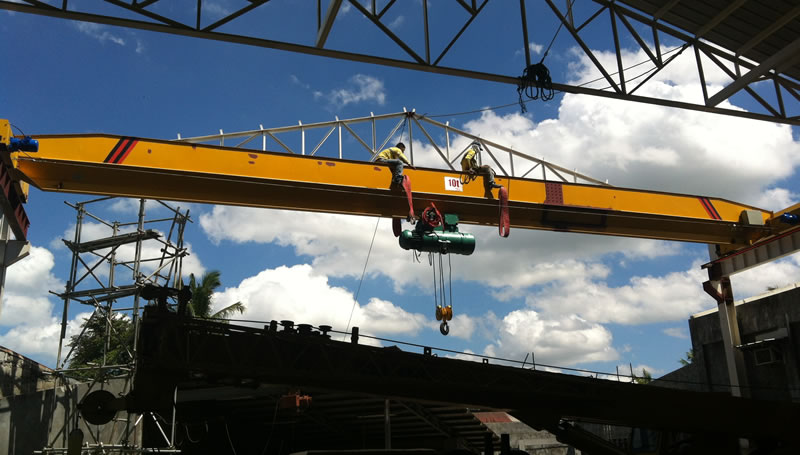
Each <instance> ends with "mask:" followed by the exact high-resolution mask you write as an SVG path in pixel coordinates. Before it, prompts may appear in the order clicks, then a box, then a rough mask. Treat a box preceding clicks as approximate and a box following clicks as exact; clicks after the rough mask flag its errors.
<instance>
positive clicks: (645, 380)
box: [633, 368, 653, 384]
mask: <svg viewBox="0 0 800 455" xmlns="http://www.w3.org/2000/svg"><path fill="white" fill-rule="evenodd" d="M633 382H635V383H637V384H650V383H651V382H653V376H651V375H650V372H649V371H647V370H646V369H644V368H642V375H641V376H636V375H635V374H634V375H633Z"/></svg>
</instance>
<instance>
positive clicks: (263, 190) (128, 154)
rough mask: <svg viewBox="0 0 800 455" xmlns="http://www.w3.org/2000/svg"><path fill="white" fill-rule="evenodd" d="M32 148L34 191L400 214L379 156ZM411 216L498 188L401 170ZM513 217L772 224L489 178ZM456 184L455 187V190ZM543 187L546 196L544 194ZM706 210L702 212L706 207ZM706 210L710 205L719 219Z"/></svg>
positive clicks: (91, 145)
mask: <svg viewBox="0 0 800 455" xmlns="http://www.w3.org/2000/svg"><path fill="white" fill-rule="evenodd" d="M37 139H38V140H39V144H40V145H39V152H38V153H35V154H24V153H16V154H14V156H13V158H14V164H15V166H16V169H17V170H18V171H19V173H20V178H22V179H24V180H27V181H29V182H30V183H31V184H32V185H34V186H36V187H37V188H40V189H41V190H43V191H62V192H71V193H88V194H99V195H114V196H131V197H145V198H157V199H170V200H183V201H193V202H204V203H221V204H232V205H245V206H255V207H272V208H282V209H292V210H310V211H322V212H331V213H344V214H359V215H372V216H385V217H391V216H394V217H404V216H405V214H407V213H408V206H407V202H406V199H405V195H404V193H403V192H402V191H401V190H399V189H397V188H391V187H390V181H391V171H390V169H389V167H388V166H386V165H383V164H376V163H368V162H362V161H351V160H339V159H331V158H323V157H312V156H299V155H293V154H286V153H271V152H260V151H250V150H242V149H234V148H225V147H216V146H208V145H194V144H186V143H181V142H169V141H159V140H152V139H138V138H122V137H119V136H106V135H75V136H39V137H37ZM405 172H406V174H407V175H408V176H409V177H410V179H411V183H412V189H413V195H414V201H415V209H416V210H417V214H419V212H420V211H421V210H422V209H423V208H424V207H425V206H427V205H428V204H429V203H430V202H435V203H436V205H437V207H438V208H439V209H440V211H442V212H448V213H456V214H458V215H459V219H460V221H461V222H462V223H472V224H486V225H496V224H497V222H498V202H497V195H498V193H497V190H491V191H489V190H487V189H485V187H484V186H483V178H482V177H478V179H477V180H475V181H473V182H471V183H470V184H468V185H461V184H460V183H459V178H460V176H461V173H460V172H457V171H445V170H439V169H420V168H417V169H406V171H405ZM497 182H498V183H500V184H501V185H504V186H505V187H506V188H507V189H508V191H509V212H510V219H511V226H512V227H516V228H527V229H546V230H557V231H570V232H583V233H593V234H607V235H621V236H630V237H643V238H653V239H668V240H678V241H690V242H703V243H715V244H721V245H747V244H749V243H751V242H752V241H754V240H756V239H759V238H763V237H765V236H767V235H770V234H771V233H772V230H771V228H770V226H769V225H768V224H767V225H766V226H757V225H744V224H741V223H740V214H741V213H742V211H743V210H755V211H757V212H758V213H759V214H760V216H761V218H762V219H763V220H764V221H765V222H766V221H767V220H769V219H770V218H771V216H772V213H771V212H768V211H765V210H761V209H757V208H754V207H751V206H747V205H743V204H738V203H735V202H730V201H727V200H724V199H718V198H707V201H708V203H709V204H710V205H708V206H704V203H703V198H701V197H698V196H691V195H683V194H674V193H663V192H654V191H644V190H634V189H626V188H616V187H604V186H597V185H583V184H576V183H553V182H545V181H541V180H527V179H519V178H507V177H498V178H497ZM459 189H460V191H458V190H459ZM548 189H549V193H548ZM709 206H710V207H711V209H710V210H709V208H708V207H709ZM714 210H716V213H718V216H719V219H716V215H715V214H714Z"/></svg>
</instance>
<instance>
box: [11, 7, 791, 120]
mask: <svg viewBox="0 0 800 455" xmlns="http://www.w3.org/2000/svg"><path fill="white" fill-rule="evenodd" d="M488 1H489V0H482V1H480V2H478V1H476V0H471V1H468V0H456V1H455V2H453V3H452V7H453V8H457V9H459V10H461V9H463V10H465V11H466V12H467V13H468V15H469V16H468V19H467V20H466V21H465V22H464V23H460V28H459V30H458V32H457V33H456V34H455V35H454V36H453V38H452V39H451V41H450V42H449V43H448V44H447V46H446V47H445V48H444V50H443V51H442V52H441V53H440V54H439V55H438V56H432V55H431V40H430V36H429V33H428V31H429V28H430V18H429V16H428V8H427V6H428V0H423V1H422V2H421V5H422V12H421V15H422V20H423V24H424V27H423V34H424V36H423V37H422V38H423V43H424V48H425V49H424V55H420V54H419V53H417V52H416V51H414V49H413V48H412V47H411V46H410V45H409V44H408V43H407V41H406V40H404V39H402V38H401V37H399V36H397V35H395V34H394V33H393V32H392V31H391V29H390V28H389V27H388V26H387V25H386V24H384V23H383V19H384V17H385V15H386V13H387V12H388V11H390V10H391V9H392V8H393V7H395V5H396V0H389V1H388V2H386V4H385V5H384V6H383V8H378V6H377V4H376V1H375V0H371V1H367V2H365V3H366V4H367V6H364V4H362V3H364V2H359V1H356V0H349V2H350V5H352V6H353V7H354V8H355V9H356V10H358V11H359V12H360V13H361V14H362V15H363V16H364V17H366V18H367V19H368V20H369V21H370V22H372V24H373V25H374V26H375V27H377V28H378V29H379V30H380V31H381V32H382V33H384V34H385V35H386V36H387V37H389V38H390V39H391V40H392V41H394V42H395V44H397V46H398V47H400V48H401V49H402V50H403V51H404V52H405V53H406V54H407V55H408V59H406V60H401V59H395V58H389V57H385V56H381V55H368V54H360V53H355V52H349V51H347V50H335V49H328V48H325V45H326V43H327V39H328V37H329V35H330V33H331V29H332V26H333V24H334V22H335V20H336V18H337V15H338V14H339V13H340V10H341V5H342V4H343V0H331V1H330V2H329V3H328V7H327V8H326V9H325V11H324V12H323V5H322V1H321V0H317V33H316V37H315V39H314V40H313V41H314V45H313V46H309V45H305V44H300V43H297V42H288V41H275V40H268V39H263V38H259V37H256V36H248V35H245V34H238V33H222V32H219V31H218V30H219V28H220V27H221V26H223V25H225V24H229V23H231V22H232V21H233V20H234V19H236V18H239V17H241V16H243V15H245V14H248V13H250V12H251V11H253V10H255V9H256V8H258V7H260V6H262V5H265V4H266V3H268V2H269V0H251V1H250V3H248V4H247V5H246V6H244V7H243V8H240V9H239V10H238V11H235V12H233V13H230V14H228V15H227V16H225V17H223V18H221V19H219V20H217V21H215V22H213V23H211V24H208V25H204V24H203V23H202V17H203V11H204V9H205V8H207V6H205V4H204V2H203V1H202V0H198V2H197V7H196V20H195V21H194V23H184V22H180V21H176V20H174V19H171V18H168V17H165V16H163V15H160V14H157V13H155V12H153V11H152V6H153V5H154V4H156V3H158V2H159V0H144V1H141V0H138V1H137V0H127V1H123V0H105V2H91V6H86V7H87V8H97V10H92V11H99V10H100V8H106V9H108V7H109V6H110V7H115V9H116V10H115V13H114V14H113V15H108V14H96V13H94V12H91V11H90V12H79V11H73V10H70V9H69V8H70V7H71V6H74V5H72V4H71V3H70V2H69V0H62V1H61V2H60V3H61V6H60V7H56V6H52V5H50V4H48V3H45V2H44V1H40V0H18V1H15V2H11V1H9V0H0V9H6V10H11V11H19V12H23V13H31V14H38V15H44V16H51V17H59V18H65V19H72V20H78V21H86V22H94V23H100V24H107V25H114V26H123V27H129V28H135V29H141V30H150V31H157V32H162V33H171V34H177V35H183V36H190V37H197V38H203V39H212V40H218V41H224V42H232V43H240V44H247V45H251V46H259V47H265V48H273V49H279V50H287V51H291V52H299V53H305V54H311V55H318V56H324V57H330V58H338V59H344V60H351V61H358V62H366V63H373V64H379V65H385V66H391V67H398V68H406V69H413V70H418V71H425V72H431V73H438V74H445V75H453V76H460V77H466V78H473V79H480V80H487V81H494V82H501V83H506V84H515V85H516V84H517V83H518V81H519V78H518V77H516V76H513V75H507V74H496V73H486V72H480V71H474V70H471V69H469V68H467V66H466V64H468V63H467V62H464V63H465V64H461V62H459V64H458V65H456V66H455V67H446V66H441V65H440V62H441V60H442V58H443V57H444V56H445V55H446V54H447V53H448V51H449V50H450V49H451V48H452V47H453V46H454V45H455V44H456V42H457V41H458V40H459V38H460V37H461V36H462V35H463V33H464V32H465V31H466V30H467V29H468V28H469V27H470V25H471V24H472V23H473V22H474V19H475V18H476V17H477V16H478V15H479V14H480V13H481V12H482V11H483V9H484V7H485V6H486V5H487V4H488ZM565 1H566V5H565V8H563V9H564V10H565V11H562V9H559V8H558V7H556V6H555V4H554V3H553V0H547V3H548V5H549V6H550V9H551V10H552V12H553V14H554V16H555V17H556V19H557V20H558V21H560V22H561V24H563V26H564V27H565V28H566V30H567V31H568V32H569V33H570V35H572V37H573V38H574V39H575V41H576V42H577V43H578V45H579V46H580V47H581V48H582V49H583V51H584V52H585V53H586V55H587V56H588V57H589V58H590V59H591V60H592V61H593V62H594V64H595V65H596V66H597V68H598V70H599V71H600V73H601V74H602V75H603V78H604V79H605V81H606V82H607V83H608V85H609V87H608V88H607V89H596V88H589V87H585V86H575V85H568V84H560V83H554V84H553V88H554V89H555V90H557V91H561V92H565V93H579V94H588V95H595V96H602V97H607V98H614V99H621V100H627V101H636V102H642V103H649V104H655V105H661V106H668V107H674V108H682V109H690V110H696V111H703V112H711V113H717V114H724V115H730V116H735V117H743V118H750V119H756V120H766V121H771V122H776V123H785V124H790V125H800V115H798V114H800V82H798V81H797V80H795V79H793V78H791V77H788V76H786V75H785V74H783V73H782V71H784V70H786V69H787V68H788V67H789V66H790V65H792V64H794V63H796V61H795V59H796V56H797V55H798V54H800V52H798V49H800V40H796V41H794V42H792V43H790V44H789V45H787V46H786V47H784V48H783V49H781V50H779V51H778V52H776V53H774V54H773V55H772V56H770V58H767V59H766V60H764V61H762V62H754V61H752V60H749V59H747V58H745V57H743V56H742V53H743V52H747V51H748V50H750V49H752V48H753V47H754V46H756V45H758V44H759V43H760V42H761V41H763V40H764V39H765V38H766V37H768V36H769V35H770V34H771V33H774V32H775V31H776V30H778V29H780V28H781V27H783V26H784V25H786V23H788V22H790V21H792V20H793V19H794V18H795V17H796V16H798V15H800V9H798V8H795V9H794V10H792V11H790V12H788V13H787V14H785V15H784V16H783V17H781V18H779V19H778V20H777V21H775V22H774V23H773V24H772V25H771V26H770V27H768V28H767V29H765V30H760V31H759V33H758V34H757V35H756V36H753V37H750V39H749V40H748V42H747V43H744V44H743V45H741V46H740V47H739V49H736V50H725V49H722V48H721V47H717V46H713V45H711V44H709V43H708V42H706V41H705V40H704V39H703V36H704V35H705V34H706V33H708V32H709V31H711V30H713V29H714V27H715V26H717V25H718V24H719V23H721V22H722V21H723V20H725V19H726V18H727V17H728V16H729V15H730V14H731V13H733V12H734V11H735V10H736V9H737V8H739V7H740V6H741V5H742V4H744V0H737V1H735V2H732V3H731V4H730V5H729V6H728V7H727V8H725V9H724V10H722V11H720V12H719V13H718V14H717V15H716V16H715V17H713V18H712V19H711V20H709V21H708V22H706V23H705V24H704V25H703V26H702V27H700V29H699V30H698V31H697V32H698V33H696V34H694V35H693V34H690V33H686V32H684V31H682V30H681V29H679V28H677V27H675V26H672V25H670V24H668V23H665V22H663V20H662V17H663V16H664V15H665V14H666V13H667V12H669V11H670V10H671V9H672V8H673V7H675V5H676V3H677V2H674V1H673V2H670V3H667V4H665V5H664V6H663V7H661V8H660V9H659V10H658V11H656V13H654V14H652V15H647V14H643V13H641V12H638V11H637V10H634V9H632V8H629V7H627V6H625V5H624V3H626V2H624V1H620V2H615V1H611V0H592V2H593V3H594V4H596V6H597V10H596V11H595V12H594V14H592V15H591V16H590V17H589V18H588V19H587V20H586V21H585V22H583V23H582V24H581V25H579V26H577V27H575V25H574V24H575V21H574V14H573V11H572V8H571V6H572V4H573V3H574V2H575V1H577V0H565ZM57 3H58V2H57ZM628 3H633V2H628ZM584 5H589V6H591V4H590V3H582V4H581V7H583V6H584ZM131 13H133V14H134V16H139V18H140V19H138V20H137V19H132V18H131V17H130V16H131ZM450 16H452V15H450ZM526 16H527V14H526V12H525V1H524V0H520V11H519V17H518V18H517V20H518V21H519V22H518V23H519V24H520V28H521V30H520V32H521V33H520V36H521V37H522V38H523V40H524V42H523V46H524V48H525V49H526V53H525V61H526V63H527V64H530V51H529V49H528V46H527V36H528V24H527V23H528V21H527V17H526ZM601 16H608V18H609V19H610V21H609V24H608V25H609V27H610V33H611V35H612V36H613V38H614V40H613V41H614V47H615V49H614V52H615V53H616V56H617V59H616V65H614V67H613V68H612V67H609V68H606V67H604V66H603V65H601V64H600V63H599V61H598V60H597V58H596V57H595V56H594V55H593V52H592V51H591V49H590V48H589V47H588V46H587V45H586V43H585V42H584V41H583V40H582V38H581V37H580V34H579V32H580V31H581V29H582V28H583V27H585V26H586V25H587V24H589V23H597V21H598V18H600V17H601ZM449 20H454V21H456V20H461V19H449ZM508 22H509V24H510V23H513V22H514V21H513V20H510V21H508ZM635 24H637V25H640V26H646V27H648V28H650V29H651V30H652V33H653V49H650V48H649V46H648V45H647V44H646V43H645V40H644V39H643V38H642V37H641V36H640V35H639V33H638V32H637V31H636V29H635V26H634V25H635ZM623 26H624V28H625V29H627V30H628V32H629V33H630V34H631V36H632V37H633V38H634V40H635V41H636V42H637V43H638V44H639V46H640V47H641V48H642V50H644V52H645V53H647V54H648V56H649V59H650V63H651V64H652V68H651V69H650V70H648V71H646V72H645V73H642V74H640V75H638V76H633V77H631V75H630V74H626V71H627V72H628V73H630V70H631V68H627V69H626V68H623V67H622V59H621V49H620V40H619V29H620V27H623ZM660 35H664V36H669V37H671V38H673V39H677V40H679V41H682V42H683V45H682V46H681V52H683V50H685V49H686V48H688V47H693V48H694V52H695V58H696V61H697V71H698V76H699V78H700V81H701V82H700V85H701V86H702V87H701V88H702V90H703V100H704V101H703V103H689V102H683V101H675V100H668V99H661V98H654V97H651V96H641V95H637V94H635V92H636V91H637V90H638V89H639V88H640V87H641V86H642V85H644V84H645V83H647V82H648V81H649V80H650V79H651V78H652V76H653V75H654V74H656V73H658V72H659V71H660V70H661V69H663V68H664V67H665V66H666V65H668V64H669V63H670V62H671V61H672V59H666V60H665V59H664V58H663V57H664V55H663V54H662V52H661V47H660V44H659V43H660V41H661V39H662V36H660ZM700 53H702V54H703V55H705V56H708V57H709V58H710V59H711V60H712V61H713V62H714V63H715V64H716V65H718V66H720V67H723V70H724V71H726V73H728V74H729V75H730V76H731V78H732V81H731V83H730V84H728V85H727V86H726V87H724V88H723V89H722V90H721V91H720V92H718V93H716V94H713V95H711V96H709V94H708V93H706V88H705V81H704V72H703V63H702V61H701V59H700ZM712 56H713V57H712ZM723 61H726V62H728V64H729V65H732V66H733V67H734V70H733V71H731V70H729V69H728V68H725V67H724V65H723V64H722V62H723ZM648 73H649V75H648ZM614 74H616V75H617V76H616V77H612V76H613V75H614ZM645 75H647V77H645V78H644V80H643V81H642V82H640V83H639V84H638V85H637V86H636V87H634V88H633V89H629V87H628V83H629V82H632V81H633V80H634V79H638V78H639V77H643V76H645ZM764 80H769V81H771V82H772V83H773V85H774V89H775V92H776V94H775V96H776V98H777V99H776V100H775V101H772V102H768V101H766V100H765V99H764V98H763V97H762V96H760V95H758V94H757V93H756V90H755V89H754V88H753V87H752V85H753V84H755V83H757V82H761V81H764ZM609 89H611V90H609ZM740 92H744V93H748V94H750V95H751V96H752V97H753V98H754V99H755V101H756V102H757V103H758V104H759V105H760V106H761V107H763V109H764V112H763V113H759V112H743V111H740V110H735V109H731V108H726V107H720V103H721V102H722V101H724V100H725V99H728V98H729V97H730V96H732V95H734V94H736V93H740ZM787 101H788V102H791V103H792V104H791V105H789V106H787Z"/></svg>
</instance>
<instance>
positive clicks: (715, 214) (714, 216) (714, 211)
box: [698, 197, 722, 220]
mask: <svg viewBox="0 0 800 455" xmlns="http://www.w3.org/2000/svg"><path fill="white" fill-rule="evenodd" d="M698 199H700V203H701V204H703V208H704V209H706V213H708V216H710V217H711V218H712V219H715V220H721V219H722V217H721V216H719V212H717V209H715V208H714V205H713V204H711V201H710V200H708V198H704V197H701V198H698Z"/></svg>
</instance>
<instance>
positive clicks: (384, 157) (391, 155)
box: [377, 142, 414, 185]
mask: <svg viewBox="0 0 800 455" xmlns="http://www.w3.org/2000/svg"><path fill="white" fill-rule="evenodd" d="M405 150H406V145H405V144H403V143H402V142H398V143H397V145H395V146H394V147H389V148H388V149H385V150H383V151H381V153H379V154H378V159H377V161H379V162H382V163H386V164H388V165H389V166H391V168H392V182H394V183H396V184H398V185H402V184H403V167H404V166H408V167H410V168H411V169H414V166H412V165H411V162H410V161H408V158H406V156H405V155H404V154H403V152H404V151H405Z"/></svg>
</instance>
